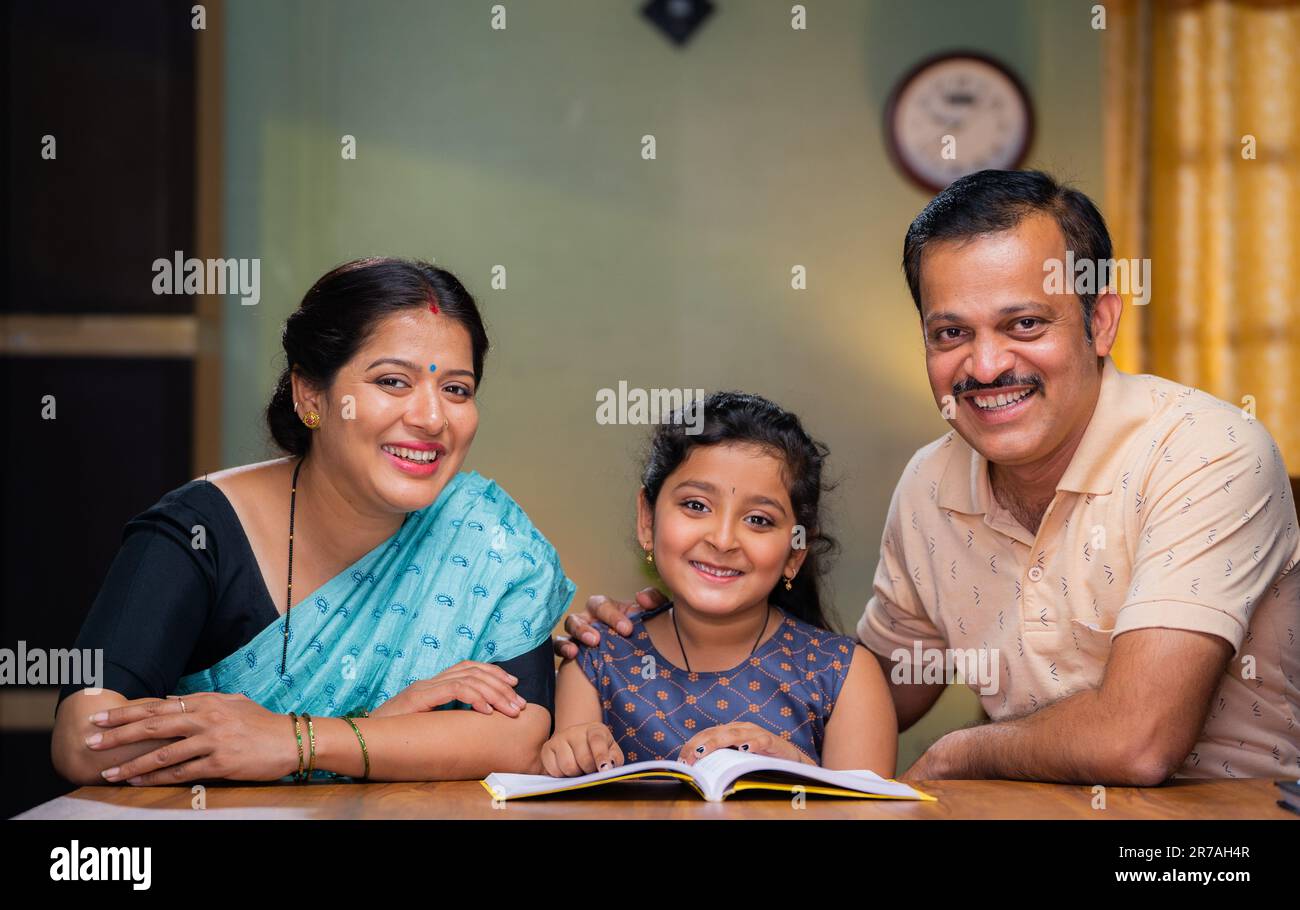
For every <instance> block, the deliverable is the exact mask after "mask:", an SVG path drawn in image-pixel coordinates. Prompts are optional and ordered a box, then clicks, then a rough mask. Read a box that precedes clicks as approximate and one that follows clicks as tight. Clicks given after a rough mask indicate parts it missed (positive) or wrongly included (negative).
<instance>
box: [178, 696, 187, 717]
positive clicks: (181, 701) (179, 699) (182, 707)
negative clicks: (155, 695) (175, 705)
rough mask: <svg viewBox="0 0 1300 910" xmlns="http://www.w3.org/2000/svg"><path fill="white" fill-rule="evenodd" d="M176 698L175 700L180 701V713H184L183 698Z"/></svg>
mask: <svg viewBox="0 0 1300 910" xmlns="http://www.w3.org/2000/svg"><path fill="white" fill-rule="evenodd" d="M176 700H177V701H178V702H180V703H181V713H182V714H184V713H185V699H183V698H178V699H176Z"/></svg>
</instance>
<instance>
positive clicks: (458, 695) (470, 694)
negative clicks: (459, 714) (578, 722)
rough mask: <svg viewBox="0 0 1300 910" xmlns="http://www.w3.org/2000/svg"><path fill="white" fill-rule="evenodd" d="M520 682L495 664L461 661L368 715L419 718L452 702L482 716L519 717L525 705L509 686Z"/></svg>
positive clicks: (395, 696) (407, 689)
mask: <svg viewBox="0 0 1300 910" xmlns="http://www.w3.org/2000/svg"><path fill="white" fill-rule="evenodd" d="M518 683H519V679H518V678H517V677H514V676H511V675H510V674H509V673H507V672H506V671H505V670H503V669H501V668H500V667H498V666H497V665H496V664H484V663H479V662H478V661H475V660H462V661H461V662H460V663H458V664H456V665H455V666H453V667H448V668H447V669H446V670H443V671H442V672H441V673H439V674H438V675H437V676H434V677H432V678H430V679H420V680H416V681H415V682H413V683H411V684H410V685H409V686H407V687H406V688H405V689H403V690H402V691H401V692H398V693H397V694H396V695H394V696H393V697H392V698H390V699H389V700H388V701H386V702H384V703H383V704H382V705H380V706H379V707H378V708H376V709H375V710H373V711H371V712H370V716H371V717H391V716H394V715H397V714H418V713H419V712H421V711H432V710H433V709H434V708H437V707H438V706H440V705H445V704H448V703H449V702H453V701H460V702H464V703H465V704H467V705H471V706H473V708H474V710H475V711H478V712H479V713H481V714H492V713H493V712H494V711H500V712H501V713H502V714H504V715H506V716H507V717H518V716H519V715H520V713H522V712H523V710H524V705H526V704H527V702H526V701H525V700H524V698H523V696H520V695H516V694H515V690H514V689H513V688H512V686H515V685H518Z"/></svg>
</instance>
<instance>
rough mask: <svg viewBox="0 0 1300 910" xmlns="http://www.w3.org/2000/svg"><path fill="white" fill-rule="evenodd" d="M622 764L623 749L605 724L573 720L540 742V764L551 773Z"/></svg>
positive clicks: (574, 773) (571, 773) (577, 772)
mask: <svg viewBox="0 0 1300 910" xmlns="http://www.w3.org/2000/svg"><path fill="white" fill-rule="evenodd" d="M622 764H623V750H622V749H620V748H619V747H618V743H616V742H614V734H612V733H610V732H609V727H607V726H605V725H604V724H576V725H574V726H572V727H569V728H568V729H565V730H560V731H558V732H556V734H555V735H554V736H552V737H551V738H550V739H548V740H547V741H546V742H545V743H544V744H543V745H542V768H543V770H544V771H545V772H546V773H547V774H549V775H550V776H551V777H578V776H579V775H581V774H595V773H596V772H597V771H607V770H608V769H610V768H617V767H620V766H621V765H622Z"/></svg>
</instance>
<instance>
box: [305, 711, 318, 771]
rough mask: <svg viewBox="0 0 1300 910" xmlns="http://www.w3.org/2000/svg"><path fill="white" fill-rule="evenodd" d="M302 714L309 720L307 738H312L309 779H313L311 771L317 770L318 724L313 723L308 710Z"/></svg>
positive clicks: (308, 762)
mask: <svg viewBox="0 0 1300 910" xmlns="http://www.w3.org/2000/svg"><path fill="white" fill-rule="evenodd" d="M302 716H303V717H304V718H306V720H307V738H308V739H309V740H311V758H309V759H308V760H307V778H306V779H307V780H308V781H311V772H312V771H314V770H316V725H315V724H313V723H312V720H311V715H310V714H308V713H307V712H306V711H304V712H302Z"/></svg>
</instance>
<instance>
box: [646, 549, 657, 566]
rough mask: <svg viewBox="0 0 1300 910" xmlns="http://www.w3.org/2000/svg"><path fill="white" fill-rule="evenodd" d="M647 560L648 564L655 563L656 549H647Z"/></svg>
mask: <svg viewBox="0 0 1300 910" xmlns="http://www.w3.org/2000/svg"><path fill="white" fill-rule="evenodd" d="M645 561H646V565H650V566H653V565H654V564H655V554H654V550H646V551H645Z"/></svg>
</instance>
